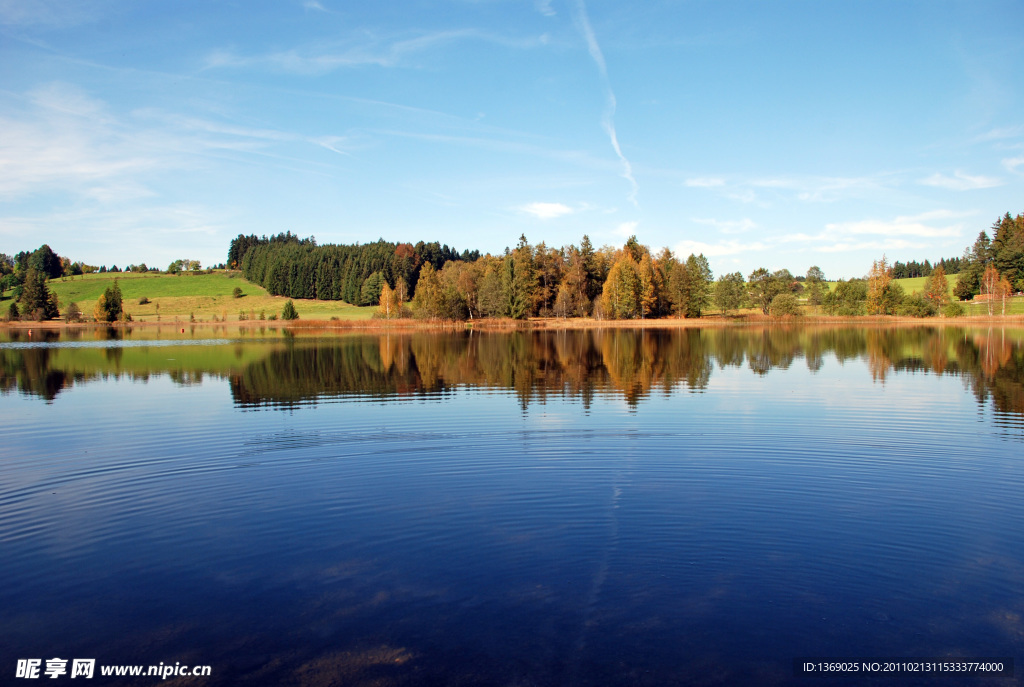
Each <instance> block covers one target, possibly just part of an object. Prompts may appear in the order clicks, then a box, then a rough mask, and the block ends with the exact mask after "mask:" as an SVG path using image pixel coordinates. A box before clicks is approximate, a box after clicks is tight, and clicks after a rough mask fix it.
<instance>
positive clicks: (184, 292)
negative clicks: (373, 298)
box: [4, 271, 375, 322]
mask: <svg viewBox="0 0 1024 687" xmlns="http://www.w3.org/2000/svg"><path fill="white" fill-rule="evenodd" d="M115 276H116V277H117V283H118V286H119V287H120V289H121V294H122V296H123V298H124V306H123V307H124V310H125V311H126V312H128V313H129V314H130V315H131V316H132V319H134V320H135V321H136V322H155V321H157V318H159V320H160V321H161V322H173V321H175V320H178V321H183V322H184V321H189V320H190V319H191V318H192V317H195V319H196V321H197V322H212V321H213V319H214V317H216V318H217V320H220V321H224V320H225V318H226V320H227V321H228V322H237V321H239V320H240V319H242V317H241V311H244V312H245V318H246V319H258V318H259V316H260V313H263V314H264V315H265V316H266V317H269V316H270V315H277V316H278V317H280V315H281V310H282V308H284V304H285V302H286V301H287V300H288V299H287V298H283V297H281V296H271V295H269V294H268V293H267V291H266V289H264V288H263V287H261V286H257V285H256V284H252V283H250V282H248V281H246V280H245V279H243V278H242V276H241V274H240V273H238V272H227V271H215V272H211V273H210V274H205V273H198V274H188V273H186V274H180V275H173V274H157V273H143V274H133V273H131V272H125V273H120V274H117V275H112V274H85V275H81V276H78V277H66V278H63V279H55V280H52V281H49V282H47V286H48V287H49V288H50V290H51V291H53V292H54V293H56V294H57V298H58V299H60V309H61V312H62V313H63V312H64V310H65V308H67V306H68V304H70V303H72V302H74V303H77V304H78V307H79V308H80V309H81V310H82V313H83V314H84V315H85V316H86V317H91V316H92V312H93V308H94V307H95V305H96V299H98V298H99V297H100V295H101V294H102V293H103V291H104V290H105V289H106V288H107V287H108V286H110V285H111V284H113V283H114V277H115ZM236 287H238V288H241V289H242V297H241V298H235V297H234V296H233V292H234V290H235V288H236ZM8 295H9V294H8ZM143 297H145V298H147V299H149V303H146V304H144V305H140V304H139V299H141V298H143ZM293 302H294V303H295V309H296V310H297V311H298V313H299V317H301V318H303V319H317V320H329V319H331V318H332V317H336V318H338V319H339V320H366V319H369V318H370V316H371V315H372V314H373V311H374V310H375V308H373V307H365V308H360V307H356V306H354V305H349V304H348V303H342V302H341V301H316V300H304V299H293ZM4 307H5V308H6V306H4Z"/></svg>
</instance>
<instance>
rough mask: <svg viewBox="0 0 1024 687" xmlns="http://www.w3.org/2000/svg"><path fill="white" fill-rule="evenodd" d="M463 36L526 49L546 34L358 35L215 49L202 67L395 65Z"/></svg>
mask: <svg viewBox="0 0 1024 687" xmlns="http://www.w3.org/2000/svg"><path fill="white" fill-rule="evenodd" d="M464 40H475V41H480V42H484V43H492V44H495V45H501V46H505V47H508V48H515V49H529V48H535V47H538V46H542V45H546V44H547V43H548V41H549V38H548V37H547V36H546V35H542V36H538V37H525V38H516V37H509V36H503V35H500V34H494V33H488V32H485V31H480V30H478V29H455V30H450V31H434V32H431V33H423V34H420V35H418V36H414V37H412V38H402V39H397V40H396V39H394V38H379V37H374V36H370V37H366V36H365V35H360V36H359V39H358V41H356V40H353V41H345V42H338V43H333V44H329V45H321V46H313V47H302V48H293V49H291V50H284V51H280V52H274V53H269V54H265V55H249V56H244V55H237V54H235V53H234V52H232V51H230V50H215V51H213V52H212V53H210V54H209V55H208V56H207V58H206V68H208V69H213V68H222V67H249V66H269V67H271V68H273V69H278V70H281V71H285V72H291V73H295V74H323V73H327V72H331V71H334V70H336V69H342V68H346V67H360V66H378V67H399V66H403V65H407V64H408V62H409V60H408V58H409V57H410V56H412V55H415V54H417V53H421V52H424V51H426V50H429V49H431V48H434V47H435V46H439V45H444V44H446V43H452V42H456V41H464Z"/></svg>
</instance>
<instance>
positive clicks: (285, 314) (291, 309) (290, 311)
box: [281, 298, 299, 320]
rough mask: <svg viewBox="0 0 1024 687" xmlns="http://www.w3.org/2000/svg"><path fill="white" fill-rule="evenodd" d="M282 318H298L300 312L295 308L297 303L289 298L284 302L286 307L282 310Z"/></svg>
mask: <svg viewBox="0 0 1024 687" xmlns="http://www.w3.org/2000/svg"><path fill="white" fill-rule="evenodd" d="M281 319H282V320H297V319H299V313H298V312H297V311H296V310H295V304H294V303H292V300H291V299H290V298H289V299H288V301H287V302H286V303H285V304H284V308H283V309H282V310H281Z"/></svg>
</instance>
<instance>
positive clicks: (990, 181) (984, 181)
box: [918, 170, 1003, 191]
mask: <svg viewBox="0 0 1024 687" xmlns="http://www.w3.org/2000/svg"><path fill="white" fill-rule="evenodd" d="M918 183H919V184H922V185H923V186H936V187H938V188H945V189H949V190H951V191H973V190H975V189H980V188H992V187H994V186H1002V185H1003V181H1002V179H996V178H994V177H983V176H970V175H968V174H964V173H963V172H961V171H960V170H957V171H956V172H954V173H953V176H951V177H950V176H947V175H945V174H939V173H938V172H936V173H935V174H932V175H931V176H930V177H928V178H927V179H921V180H920V181H919V182H918Z"/></svg>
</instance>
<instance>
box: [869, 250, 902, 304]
mask: <svg viewBox="0 0 1024 687" xmlns="http://www.w3.org/2000/svg"><path fill="white" fill-rule="evenodd" d="M902 300H903V289H902V288H901V287H900V286H899V285H898V284H896V283H894V282H893V280H892V268H891V267H890V266H889V261H888V260H887V259H886V257H885V256H884V255H883V256H882V259H881V260H875V261H874V262H872V263H871V271H870V272H868V297H867V311H868V315H895V314H896V310H897V308H899V305H900V303H901V302H902Z"/></svg>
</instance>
